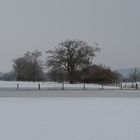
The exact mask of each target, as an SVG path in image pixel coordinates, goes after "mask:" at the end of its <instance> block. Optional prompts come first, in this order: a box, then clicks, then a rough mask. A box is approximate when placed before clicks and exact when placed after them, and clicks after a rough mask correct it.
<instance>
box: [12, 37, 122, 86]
mask: <svg viewBox="0 0 140 140" xmlns="http://www.w3.org/2000/svg"><path fill="white" fill-rule="evenodd" d="M99 51H100V48H99V47H98V44H97V43H95V44H94V45H93V46H89V45H88V44H87V43H86V42H84V41H79V40H66V41H64V42H62V43H60V44H59V45H58V46H57V47H55V48H54V49H53V50H48V51H46V53H47V60H46V62H45V66H47V68H48V72H47V73H46V74H44V72H43V65H44V64H43V62H42V61H41V59H40V57H41V55H42V54H41V52H40V51H38V50H36V51H34V52H29V51H28V52H27V53H25V54H24V55H23V57H19V58H17V59H15V60H14V64H13V68H14V71H15V73H16V80H21V81H41V80H44V77H45V75H46V77H47V78H48V79H50V80H53V81H69V82H70V83H71V84H72V83H74V82H87V83H100V84H110V83H116V82H118V80H119V78H120V76H119V74H118V73H116V72H113V71H112V70H111V69H109V68H106V67H104V66H101V65H100V66H98V65H93V58H94V57H95V56H96V52H99Z"/></svg>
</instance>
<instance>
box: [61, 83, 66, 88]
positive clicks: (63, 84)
mask: <svg viewBox="0 0 140 140" xmlns="http://www.w3.org/2000/svg"><path fill="white" fill-rule="evenodd" d="M64 86H65V85H64V82H63V83H62V88H61V89H62V90H64Z"/></svg>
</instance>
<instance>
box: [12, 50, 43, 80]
mask: <svg viewBox="0 0 140 140" xmlns="http://www.w3.org/2000/svg"><path fill="white" fill-rule="evenodd" d="M41 55H42V54H41V52H40V51H38V50H35V51H34V52H29V51H28V52H27V53H25V54H24V56H23V57H19V58H17V59H15V60H14V64H13V68H14V70H15V72H16V80H22V81H40V80H41V79H42V78H41V74H42V72H43V71H42V61H41V60H40V59H39V57H40V56H41Z"/></svg>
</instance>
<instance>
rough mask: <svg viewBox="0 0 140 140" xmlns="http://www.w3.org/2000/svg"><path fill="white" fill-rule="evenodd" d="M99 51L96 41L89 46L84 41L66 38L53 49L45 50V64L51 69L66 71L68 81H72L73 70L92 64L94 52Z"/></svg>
mask: <svg viewBox="0 0 140 140" xmlns="http://www.w3.org/2000/svg"><path fill="white" fill-rule="evenodd" d="M98 51H100V49H99V48H98V47H97V43H95V45H94V46H89V45H88V44H87V43H86V42H84V41H79V40H66V41H64V42H62V43H60V44H59V45H58V47H56V48H55V49H54V50H49V51H47V54H49V56H48V57H47V63H46V64H47V66H48V67H49V68H52V69H63V70H65V71H66V72H67V73H68V79H69V82H70V83H73V82H74V77H75V72H76V71H77V70H81V69H82V68H84V67H87V66H89V65H91V64H92V60H93V57H94V56H95V53H96V52H98Z"/></svg>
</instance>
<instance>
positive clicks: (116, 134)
mask: <svg viewBox="0 0 140 140" xmlns="http://www.w3.org/2000/svg"><path fill="white" fill-rule="evenodd" d="M0 139H1V140H139V139H140V100H139V98H0Z"/></svg>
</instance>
